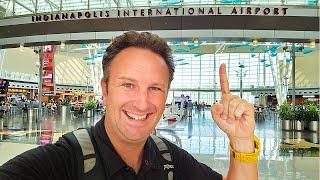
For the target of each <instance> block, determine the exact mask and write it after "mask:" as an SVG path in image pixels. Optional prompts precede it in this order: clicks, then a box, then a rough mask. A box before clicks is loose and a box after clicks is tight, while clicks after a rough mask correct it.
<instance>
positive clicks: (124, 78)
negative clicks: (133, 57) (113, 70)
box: [116, 76, 136, 82]
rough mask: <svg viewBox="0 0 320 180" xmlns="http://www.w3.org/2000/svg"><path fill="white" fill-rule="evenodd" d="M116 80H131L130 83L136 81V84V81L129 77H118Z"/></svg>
mask: <svg viewBox="0 0 320 180" xmlns="http://www.w3.org/2000/svg"><path fill="white" fill-rule="evenodd" d="M116 80H129V81H134V82H136V80H135V79H132V78H129V77H123V76H121V77H118V78H117V79H116Z"/></svg>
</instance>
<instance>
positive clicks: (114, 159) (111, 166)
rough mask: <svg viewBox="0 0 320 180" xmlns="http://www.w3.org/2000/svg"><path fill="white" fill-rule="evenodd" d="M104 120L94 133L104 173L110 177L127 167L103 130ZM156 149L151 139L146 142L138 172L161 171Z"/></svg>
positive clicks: (97, 125)
mask: <svg viewBox="0 0 320 180" xmlns="http://www.w3.org/2000/svg"><path fill="white" fill-rule="evenodd" d="M104 119H105V117H104V116H103V117H102V119H101V120H100V121H99V122H98V123H97V124H96V125H95V128H94V131H95V134H96V135H97V136H96V137H95V138H96V142H98V143H97V146H98V148H99V150H100V152H101V153H100V156H101V159H102V161H103V164H104V168H105V172H107V174H108V175H109V176H110V177H112V176H113V175H114V174H116V173H117V172H119V171H120V170H121V169H123V168H126V167H128V165H127V164H126V163H125V162H124V161H123V160H122V159H121V157H120V156H119V155H118V153H117V152H116V150H115V149H114V147H113V145H112V143H111V141H110V139H109V137H108V135H107V133H106V130H105V128H104ZM156 149H157V147H156V145H155V144H154V142H153V140H152V138H151V137H149V138H148V139H147V141H146V144H145V146H144V149H143V156H142V162H141V168H140V171H142V170H143V171H144V170H146V171H147V170H149V169H161V163H160V160H159V159H158V157H160V156H157V153H158V152H157V151H156Z"/></svg>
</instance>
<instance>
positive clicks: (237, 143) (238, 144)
mask: <svg viewBox="0 0 320 180" xmlns="http://www.w3.org/2000/svg"><path fill="white" fill-rule="evenodd" d="M229 140H230V146H231V147H232V148H233V149H234V151H236V152H243V153H253V152H254V151H255V144H254V135H252V136H250V137H246V138H238V137H232V138H230V137H229Z"/></svg>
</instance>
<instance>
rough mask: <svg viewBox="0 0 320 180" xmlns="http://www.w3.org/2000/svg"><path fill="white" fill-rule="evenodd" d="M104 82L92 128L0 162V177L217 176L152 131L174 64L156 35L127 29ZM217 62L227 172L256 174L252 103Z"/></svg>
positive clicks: (111, 53)
mask: <svg viewBox="0 0 320 180" xmlns="http://www.w3.org/2000/svg"><path fill="white" fill-rule="evenodd" d="M102 63H103V71H104V77H103V78H102V80H101V87H102V92H103V97H104V104H105V105H106V114H105V116H104V117H103V118H102V119H101V121H99V122H98V123H97V124H96V125H95V126H94V127H91V128H88V129H81V130H76V131H74V132H71V133H67V134H66V135H64V136H63V137H62V138H61V139H59V141H58V142H57V143H55V144H53V145H47V146H43V147H39V148H36V149H33V150H30V151H27V152H26V153H23V154H21V155H19V156H17V157H16V158H14V159H12V160H10V161H8V162H7V163H6V164H4V165H3V166H2V167H0V179H1V180H2V179H33V180H34V179H39V180H40V179H41V180H42V179H112V180H124V179H129V180H130V179H132V180H133V179H138V180H145V179H151V180H173V179H175V180H180V179H181V180H182V179H183V180H186V179H190V180H194V179H201V180H206V179H222V178H223V177H222V175H221V174H219V173H217V172H215V171H213V170H212V169H210V168H209V167H208V166H206V165H204V164H202V163H199V162H198V161H197V160H195V159H194V158H193V157H192V156H191V155H190V154H189V153H188V152H186V151H184V150H182V149H180V148H179V147H177V146H175V145H174V144H172V143H170V142H169V141H167V140H165V139H163V138H159V137H157V136H153V135H152V136H150V133H151V132H152V131H153V130H154V128H155V126H156V125H157V123H158V122H159V120H160V118H161V116H162V113H163V111H164V107H165V102H166V98H167V94H168V91H169V88H170V83H171V81H172V79H173V74H174V64H173V60H172V54H171V50H170V47H169V46H168V45H167V43H166V41H164V40H163V39H161V38H159V37H158V36H156V35H153V34H150V33H147V32H144V33H137V32H133V31H130V32H127V33H125V34H123V35H121V36H119V37H117V38H116V39H115V40H114V41H113V42H112V44H111V45H110V46H109V47H108V48H107V50H106V53H105V55H104V57H103V62H102ZM225 69H226V66H225V65H224V64H223V65H221V67H220V72H219V73H220V82H221V92H222V99H221V102H220V103H219V104H215V105H213V106H212V109H211V112H212V117H213V119H214V120H215V122H216V123H217V125H218V126H219V128H221V129H222V130H223V131H224V132H225V133H226V134H227V135H228V137H229V140H230V166H229V171H228V174H227V176H226V177H224V179H257V178H258V172H257V161H258V155H259V148H260V144H259V141H258V140H257V138H256V137H255V136H254V127H255V121H254V109H253V105H252V104H250V103H248V102H247V101H245V100H243V99H240V98H239V97H237V96H234V95H232V94H230V91H229V86H228V80H227V76H226V70H225Z"/></svg>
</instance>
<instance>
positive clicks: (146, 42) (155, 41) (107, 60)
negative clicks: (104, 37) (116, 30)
mask: <svg viewBox="0 0 320 180" xmlns="http://www.w3.org/2000/svg"><path fill="white" fill-rule="evenodd" d="M129 47H138V48H145V49H149V50H151V51H152V52H154V53H156V54H159V55H160V56H161V57H162V58H163V59H164V61H165V63H166V65H167V67H168V70H169V85H168V87H169V86H170V83H171V81H172V80H173V74H174V63H173V58H172V51H171V48H170V47H169V45H168V44H167V42H166V41H165V40H164V39H162V38H160V37H159V36H158V35H155V34H151V33H149V32H142V33H138V32H135V31H129V32H126V33H124V34H122V35H120V36H118V37H116V38H115V39H114V40H113V42H112V43H111V44H110V46H109V47H108V48H107V49H106V52H105V54H104V56H103V59H102V69H103V76H104V78H105V80H106V81H107V82H108V80H109V77H108V74H109V69H108V68H109V66H110V64H111V62H112V60H113V59H114V58H115V56H116V55H117V54H119V53H120V52H121V51H122V50H124V49H126V48H129Z"/></svg>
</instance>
